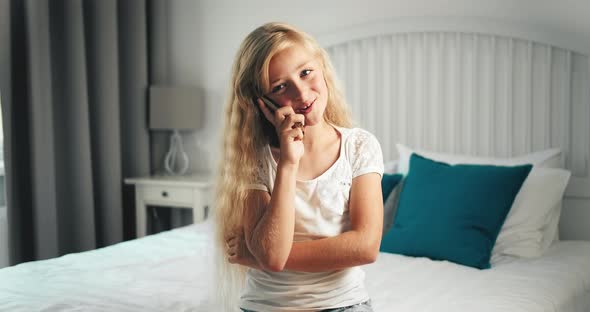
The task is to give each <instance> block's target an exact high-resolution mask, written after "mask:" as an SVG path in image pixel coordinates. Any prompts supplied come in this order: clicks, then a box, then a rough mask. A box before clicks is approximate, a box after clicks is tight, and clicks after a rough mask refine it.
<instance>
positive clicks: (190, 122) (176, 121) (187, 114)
mask: <svg viewBox="0 0 590 312" xmlns="http://www.w3.org/2000/svg"><path fill="white" fill-rule="evenodd" d="M149 100H150V102H149V107H150V109H149V114H150V115H149V127H150V129H153V130H158V129H162V130H167V129H198V128H199V127H200V126H201V121H202V120H203V118H202V113H203V101H202V95H201V92H199V90H198V89H197V88H191V87H168V86H166V87H165V86H151V87H150V88H149Z"/></svg>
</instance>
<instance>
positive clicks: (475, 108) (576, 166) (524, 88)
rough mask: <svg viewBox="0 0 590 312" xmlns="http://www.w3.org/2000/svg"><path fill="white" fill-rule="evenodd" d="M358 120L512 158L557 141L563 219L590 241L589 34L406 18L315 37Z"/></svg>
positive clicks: (389, 149)
mask: <svg viewBox="0 0 590 312" xmlns="http://www.w3.org/2000/svg"><path fill="white" fill-rule="evenodd" d="M318 39H319V41H320V44H322V45H323V46H324V47H325V48H326V49H327V51H328V53H329V54H330V55H331V59H332V62H333V64H334V67H335V69H336V72H337V74H338V77H339V78H340V80H341V81H342V83H343V87H344V90H345V93H346V97H347V99H348V101H349V104H350V106H351V109H352V112H353V116H354V117H355V119H356V121H357V123H358V124H359V126H361V127H363V128H366V129H367V130H369V131H371V132H372V133H374V134H375V135H376V136H377V137H378V139H379V141H380V142H381V146H382V149H383V153H384V157H385V159H386V160H392V159H395V158H397V152H396V150H395V143H398V142H401V143H405V144H407V145H409V146H412V147H415V148H424V149H429V150H434V151H439V152H453V153H464V154H472V155H481V156H501V157H506V156H515V155H521V154H525V153H529V152H533V151H538V150H542V149H547V148H550V147H559V148H561V149H562V150H563V155H564V157H563V161H564V165H565V168H567V169H568V170H570V171H572V178H571V180H570V183H569V186H568V189H567V191H566V199H565V201H564V206H565V207H564V210H563V214H562V222H561V235H562V237H563V238H566V239H589V240H590V176H589V173H590V168H589V161H588V160H589V158H590V58H589V56H590V42H588V41H587V40H585V39H586V38H579V37H577V36H576V35H575V34H564V33H559V32H553V31H548V30H545V29H540V28H538V27H532V26H527V25H522V24H516V23H513V22H507V21H493V20H488V19H474V18H463V19H460V18H453V19H446V18H430V17H429V18H405V19H400V20H395V21H390V22H380V23H375V24H369V25H361V26H359V27H352V28H347V29H343V30H341V31H337V32H334V33H330V34H325V35H320V36H318Z"/></svg>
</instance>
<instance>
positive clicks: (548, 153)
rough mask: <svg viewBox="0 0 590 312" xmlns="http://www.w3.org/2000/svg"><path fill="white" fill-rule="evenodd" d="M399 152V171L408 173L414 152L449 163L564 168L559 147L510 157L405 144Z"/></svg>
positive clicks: (398, 149)
mask: <svg viewBox="0 0 590 312" xmlns="http://www.w3.org/2000/svg"><path fill="white" fill-rule="evenodd" d="M396 147H397V151H398V153H399V159H398V164H397V169H398V172H399V173H401V174H403V175H406V174H407V173H408V170H409V168H410V156H411V155H412V153H417V154H420V155H422V156H424V157H426V158H430V159H432V160H436V161H441V162H445V163H447V164H451V165H456V164H485V165H496V166H518V165H525V164H531V165H533V166H539V167H548V168H562V165H561V164H562V161H561V150H560V149H558V148H553V149H548V150H544V151H540V152H535V153H531V154H526V155H523V156H517V157H510V158H490V157H476V156H469V155H460V154H445V153H436V152H431V151H425V150H419V149H416V150H413V149H411V148H409V147H407V146H405V145H403V144H399V143H398V144H396Z"/></svg>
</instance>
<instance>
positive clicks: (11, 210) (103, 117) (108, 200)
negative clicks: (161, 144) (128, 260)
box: [0, 0, 150, 264]
mask: <svg viewBox="0 0 590 312" xmlns="http://www.w3.org/2000/svg"><path fill="white" fill-rule="evenodd" d="M146 6H147V5H146V1H145V0H131V1H128V0H126V1H116V0H95V1H82V0H28V1H21V0H0V12H1V13H0V20H1V22H0V26H1V27H0V28H1V29H0V40H1V45H2V49H1V52H0V53H1V54H0V62H1V67H2V68H1V72H0V92H1V96H2V112H3V118H4V137H5V166H6V195H7V198H6V199H7V209H8V223H9V232H10V235H9V248H10V263H11V264H16V263H20V262H24V261H31V260H38V259H47V258H52V257H56V256H60V255H63V254H67V253H71V252H79V251H85V250H90V249H94V248H97V247H102V246H106V245H110V244H113V243H117V242H120V241H122V240H125V239H130V238H133V237H134V233H135V225H134V220H135V218H134V204H133V188H132V187H129V186H125V185H124V184H123V179H124V178H125V177H131V176H141V175H148V174H149V171H150V170H149V164H150V159H149V137H148V130H147V126H146V120H147V118H146V87H147V85H148V52H147V51H148V41H147V37H148V36H147V8H146Z"/></svg>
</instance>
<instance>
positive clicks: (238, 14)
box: [152, 0, 590, 239]
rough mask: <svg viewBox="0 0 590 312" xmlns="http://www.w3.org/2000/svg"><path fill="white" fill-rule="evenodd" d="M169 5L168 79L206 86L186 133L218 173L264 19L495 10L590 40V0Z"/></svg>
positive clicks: (323, 29) (572, 217)
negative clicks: (193, 126)
mask: <svg viewBox="0 0 590 312" xmlns="http://www.w3.org/2000/svg"><path fill="white" fill-rule="evenodd" d="M168 5H169V7H168V8H167V11H168V14H169V18H168V21H169V22H168V23H169V24H168V25H167V28H168V29H167V32H168V34H169V37H168V41H169V51H168V56H167V57H168V60H167V71H168V73H167V80H168V83H170V84H177V85H195V86H198V87H201V88H203V90H205V98H206V118H205V120H206V124H205V127H204V129H202V130H200V131H197V132H195V133H193V134H189V135H186V136H185V141H186V144H187V146H186V148H187V150H188V151H189V153H190V154H191V159H192V164H193V170H194V171H208V172H211V171H214V169H213V168H215V167H216V165H217V158H218V157H217V156H216V155H217V154H218V150H219V134H220V132H221V124H222V121H223V120H222V107H223V106H224V99H225V93H226V90H227V82H228V79H229V75H230V68H231V63H232V60H233V56H234V53H235V51H236V50H237V48H238V46H239V44H240V41H241V40H242V39H243V37H244V36H245V35H247V33H248V32H249V31H251V30H252V29H254V28H255V27H256V26H258V25H260V24H262V23H264V22H268V21H276V20H279V21H286V22H289V23H293V24H295V25H297V26H298V27H300V28H302V29H303V30H305V31H307V32H309V33H311V34H313V35H319V34H322V33H329V32H330V31H333V30H336V29H339V28H341V27H345V26H351V25H356V24H363V23H368V22H372V21H380V20H388V19H393V18H396V17H408V16H470V17H491V18H496V19H508V20H514V21H519V22H525V23H529V24H532V25H542V27H549V28H552V29H555V30H559V31H564V32H575V33H578V34H582V35H583V36H585V37H586V38H589V41H590V20H588V19H587V16H586V12H589V11H590V2H587V1H585V0H575V1H573V0H567V1H560V2H559V3H558V2H556V1H551V0H543V1H536V0H526V1H511V0H501V1H484V0H449V1H431V0H415V1H405V0H369V1H341V0H324V1H310V0H302V1H297V2H292V3H291V4H288V3H284V2H281V3H280V4H279V3H278V2H276V1H264V0H251V1H231V0H199V1H193V0H175V1H171V2H169V3H168ZM165 146H166V144H164V143H160V145H158V144H156V148H155V149H154V150H153V155H152V159H153V166H155V167H157V166H159V162H160V160H161V159H162V155H163V154H164V151H163V150H164V149H165ZM571 207H573V208H570V211H565V212H564V216H563V218H562V220H563V221H562V227H563V228H565V229H566V230H565V232H564V231H562V233H565V234H566V237H584V238H587V239H590V203H589V201H587V200H581V201H576V202H575V205H572V206H571ZM581 217H582V218H585V220H587V221H586V222H587V226H585V228H587V229H588V230H583V229H579V228H578V227H576V229H575V230H574V231H570V230H568V228H570V227H569V226H568V224H569V223H570V222H574V221H576V220H579V218H581ZM576 222H578V221H576Z"/></svg>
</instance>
